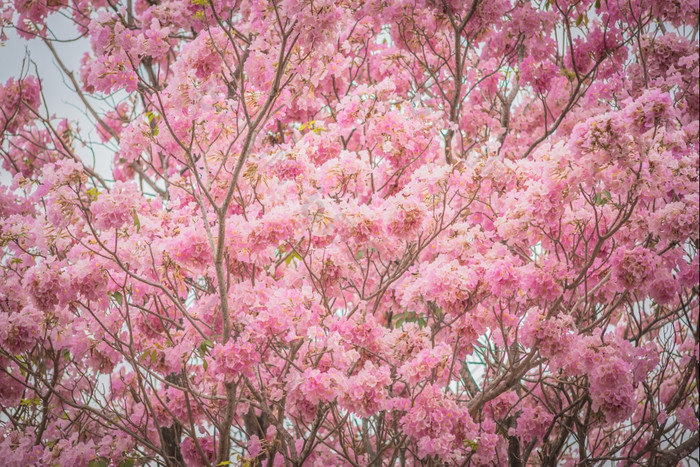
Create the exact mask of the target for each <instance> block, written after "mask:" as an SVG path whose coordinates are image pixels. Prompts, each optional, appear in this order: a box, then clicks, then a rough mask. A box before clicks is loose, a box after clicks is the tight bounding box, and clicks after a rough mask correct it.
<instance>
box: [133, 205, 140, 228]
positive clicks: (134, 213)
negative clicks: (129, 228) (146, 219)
mask: <svg viewBox="0 0 700 467" xmlns="http://www.w3.org/2000/svg"><path fill="white" fill-rule="evenodd" d="M132 214H133V216H134V225H135V226H136V233H138V232H139V231H140V230H141V220H140V219H139V215H138V214H136V210H135V209H134V210H133V211H132Z"/></svg>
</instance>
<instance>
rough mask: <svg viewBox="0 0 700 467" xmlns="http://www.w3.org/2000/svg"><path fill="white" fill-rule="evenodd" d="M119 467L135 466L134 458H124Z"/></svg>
mask: <svg viewBox="0 0 700 467" xmlns="http://www.w3.org/2000/svg"><path fill="white" fill-rule="evenodd" d="M119 467H134V459H124V460H122V461H120V462H119Z"/></svg>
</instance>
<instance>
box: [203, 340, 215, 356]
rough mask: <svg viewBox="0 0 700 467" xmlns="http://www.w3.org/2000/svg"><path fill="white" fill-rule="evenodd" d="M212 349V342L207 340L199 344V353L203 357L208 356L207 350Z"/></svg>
mask: <svg viewBox="0 0 700 467" xmlns="http://www.w3.org/2000/svg"><path fill="white" fill-rule="evenodd" d="M212 347H214V342H212V341H210V340H209V339H204V341H202V343H201V344H199V351H200V352H202V354H203V355H209V349H211V348H212Z"/></svg>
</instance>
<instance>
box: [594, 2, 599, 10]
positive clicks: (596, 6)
mask: <svg viewBox="0 0 700 467" xmlns="http://www.w3.org/2000/svg"><path fill="white" fill-rule="evenodd" d="M595 9H596V10H600V0H595Z"/></svg>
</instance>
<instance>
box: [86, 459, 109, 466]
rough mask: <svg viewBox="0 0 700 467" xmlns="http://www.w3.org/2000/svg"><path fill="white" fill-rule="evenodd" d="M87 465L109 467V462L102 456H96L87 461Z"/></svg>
mask: <svg viewBox="0 0 700 467" xmlns="http://www.w3.org/2000/svg"><path fill="white" fill-rule="evenodd" d="M88 467H109V463H108V462H107V459H105V458H104V457H98V458H97V459H93V460H91V461H90V462H88Z"/></svg>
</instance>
